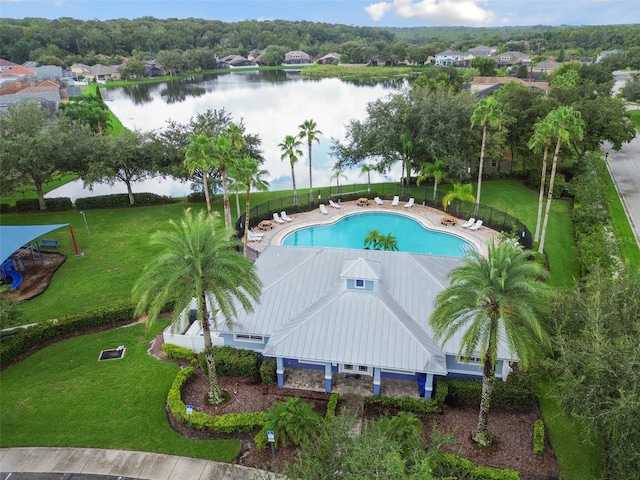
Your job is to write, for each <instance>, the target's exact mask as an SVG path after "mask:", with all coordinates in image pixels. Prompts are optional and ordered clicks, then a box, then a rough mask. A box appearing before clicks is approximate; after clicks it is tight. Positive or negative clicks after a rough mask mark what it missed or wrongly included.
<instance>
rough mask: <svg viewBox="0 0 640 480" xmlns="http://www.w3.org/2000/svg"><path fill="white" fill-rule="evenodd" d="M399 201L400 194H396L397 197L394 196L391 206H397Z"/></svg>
mask: <svg viewBox="0 0 640 480" xmlns="http://www.w3.org/2000/svg"><path fill="white" fill-rule="evenodd" d="M399 203H400V197H399V196H398V195H396V196H395V197H393V201H392V202H391V206H392V207H397V206H398V204H399Z"/></svg>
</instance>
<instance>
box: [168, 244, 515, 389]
mask: <svg viewBox="0 0 640 480" xmlns="http://www.w3.org/2000/svg"><path fill="white" fill-rule="evenodd" d="M460 261H461V259H457V258H450V257H438V256H432V255H421V254H411V253H402V252H387V251H379V250H348V249H337V248H335V249H334V248H314V247H309V248H307V247H291V246H276V245H272V246H269V247H267V248H266V249H265V250H264V252H263V253H262V254H261V255H260V256H259V257H258V259H257V260H256V263H255V265H256V268H257V273H258V275H259V277H260V279H261V281H262V285H263V288H262V295H261V298H260V301H259V302H258V303H257V304H256V305H255V306H254V311H253V312H251V313H249V312H246V311H244V310H242V309H240V311H239V315H238V317H237V319H236V320H235V322H234V324H235V327H234V329H233V330H229V329H228V328H227V327H226V326H224V322H220V321H219V322H218V329H217V330H215V331H213V327H212V333H213V335H214V336H215V338H214V343H215V344H219V345H230V346H234V347H237V348H246V349H251V350H255V351H257V352H260V353H261V354H262V355H263V356H265V357H270V358H274V359H275V361H276V366H277V368H276V371H277V382H278V386H280V387H286V386H287V377H288V375H291V374H292V373H293V371H295V370H298V371H299V370H300V369H303V370H306V371H307V372H308V375H310V376H311V375H316V376H317V377H318V378H319V379H320V380H321V381H322V380H323V382H322V383H323V384H324V390H325V391H326V392H331V391H332V389H333V386H334V385H335V384H336V382H338V381H339V380H338V379H339V378H341V377H340V376H341V375H351V376H355V377H356V378H358V379H360V382H361V383H362V385H364V386H365V387H366V388H367V389H368V391H369V393H372V394H380V393H381V392H382V391H384V389H385V384H386V382H387V381H389V380H393V381H397V380H404V381H406V382H408V383H407V385H411V384H413V385H414V386H415V387H414V388H415V392H416V394H418V393H419V394H420V395H421V396H425V397H431V395H432V391H433V385H434V378H435V376H437V375H456V376H468V377H476V378H480V377H481V376H482V369H481V367H480V364H479V361H478V359H477V358H470V359H463V358H460V357H459V351H460V342H461V335H460V334H456V335H455V336H454V337H453V338H451V340H449V341H447V342H446V343H445V344H444V345H443V346H441V345H439V344H437V343H436V342H435V341H434V340H433V332H432V330H431V327H430V325H429V323H428V318H429V316H430V314H431V312H432V309H433V305H434V300H435V297H436V295H437V294H438V293H439V292H441V291H442V289H443V288H445V286H447V285H448V283H449V281H448V279H447V274H448V273H449V271H450V270H451V269H452V268H453V267H455V266H456V265H458V264H459V262H460ZM194 308H195V305H194ZM188 313H189V312H185V315H184V322H185V327H188V331H187V333H186V334H184V335H180V334H176V333H174V332H173V331H172V330H171V328H168V329H167V330H165V332H164V340H165V342H166V343H173V344H178V345H182V346H185V347H188V348H192V349H194V350H195V351H201V350H202V349H203V347H204V341H203V337H202V336H201V327H200V325H198V323H197V322H196V323H194V324H192V325H191V326H188V323H189V319H188V317H189V315H188ZM210 323H211V322H210ZM479 355H480V353H479V352H478V354H477V356H479ZM497 355H498V359H499V360H498V366H497V374H496V377H497V378H499V379H500V378H506V375H508V372H509V367H508V361H509V360H511V359H513V358H512V356H511V355H510V353H509V351H508V349H507V348H506V346H505V344H504V342H503V341H501V343H500V345H499V348H498V352H497ZM409 382H410V383H409Z"/></svg>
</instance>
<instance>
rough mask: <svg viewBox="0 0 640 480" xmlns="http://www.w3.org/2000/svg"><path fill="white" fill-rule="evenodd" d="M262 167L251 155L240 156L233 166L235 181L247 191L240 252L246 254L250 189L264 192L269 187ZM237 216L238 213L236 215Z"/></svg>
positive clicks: (265, 172)
mask: <svg viewBox="0 0 640 480" xmlns="http://www.w3.org/2000/svg"><path fill="white" fill-rule="evenodd" d="M268 174H269V172H267V171H266V170H264V169H261V168H260V163H259V162H258V161H257V160H254V159H253V158H251V157H242V158H241V159H240V160H238V161H237V162H236V163H235V165H234V167H233V177H234V178H235V179H236V181H237V182H239V183H241V184H243V185H244V186H245V189H246V191H247V196H246V199H245V213H244V235H243V237H242V243H243V249H242V253H243V254H244V256H245V257H246V256H247V237H248V232H249V213H250V212H251V189H252V188H253V189H255V190H258V191H261V192H264V191H265V190H267V189H268V188H269V182H267V181H266V180H264V178H263V177H264V176H266V175H268ZM238 216H239V215H238Z"/></svg>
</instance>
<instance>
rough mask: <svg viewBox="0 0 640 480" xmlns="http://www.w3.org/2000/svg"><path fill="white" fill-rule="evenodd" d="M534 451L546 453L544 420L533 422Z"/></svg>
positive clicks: (540, 453) (538, 453)
mask: <svg viewBox="0 0 640 480" xmlns="http://www.w3.org/2000/svg"><path fill="white" fill-rule="evenodd" d="M533 453H535V454H536V455H542V454H543V453H544V422H543V421H542V420H540V419H538V420H536V421H535V422H534V424H533Z"/></svg>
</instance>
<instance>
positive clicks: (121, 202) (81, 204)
mask: <svg viewBox="0 0 640 480" xmlns="http://www.w3.org/2000/svg"><path fill="white" fill-rule="evenodd" d="M133 199H134V201H135V204H134V205H133V206H147V205H163V204H166V203H175V202H177V200H176V199H174V198H171V197H166V196H164V195H156V194H155V193H134V194H133ZM128 206H130V205H129V195H128V194H126V193H115V194H112V195H100V196H97V197H84V198H78V199H77V200H76V208H77V209H78V210H90V209H92V208H123V207H128Z"/></svg>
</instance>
